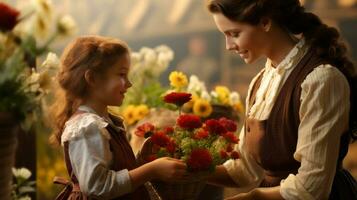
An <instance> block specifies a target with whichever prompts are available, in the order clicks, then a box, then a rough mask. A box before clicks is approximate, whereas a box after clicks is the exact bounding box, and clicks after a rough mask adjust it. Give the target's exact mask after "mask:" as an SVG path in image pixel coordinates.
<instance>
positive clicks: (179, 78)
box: [169, 71, 188, 88]
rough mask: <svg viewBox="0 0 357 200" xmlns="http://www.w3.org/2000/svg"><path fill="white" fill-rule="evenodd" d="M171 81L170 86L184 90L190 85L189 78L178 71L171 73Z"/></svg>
mask: <svg viewBox="0 0 357 200" xmlns="http://www.w3.org/2000/svg"><path fill="white" fill-rule="evenodd" d="M169 80H170V85H171V86H173V87H175V88H182V87H185V86H186V85H187V84H188V81H187V76H186V75H185V74H184V73H182V72H178V71H173V72H171V73H170V76H169Z"/></svg>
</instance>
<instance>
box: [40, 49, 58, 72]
mask: <svg viewBox="0 0 357 200" xmlns="http://www.w3.org/2000/svg"><path fill="white" fill-rule="evenodd" d="M59 65H60V60H59V59H58V57H57V55H56V54H55V53H52V52H49V53H48V54H47V58H46V60H45V61H44V62H43V63H42V65H41V66H42V67H44V68H46V69H58V68H59Z"/></svg>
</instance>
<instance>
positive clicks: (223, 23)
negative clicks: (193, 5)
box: [213, 13, 268, 63]
mask: <svg viewBox="0 0 357 200" xmlns="http://www.w3.org/2000/svg"><path fill="white" fill-rule="evenodd" d="M213 19H214V21H215V23H216V26H217V28H218V29H219V31H221V32H222V33H223V34H224V36H225V38H226V49H227V50H230V51H234V52H235V53H237V54H239V55H240V57H241V58H242V59H243V60H244V61H245V63H252V62H254V61H256V60H257V59H258V58H259V57H261V56H262V55H265V53H264V51H265V49H266V47H265V46H266V41H268V40H267V39H268V37H267V34H266V31H265V28H264V26H263V25H262V24H258V25H254V26H253V25H250V24H248V23H241V22H236V21H231V20H230V19H228V18H227V17H225V16H224V15H223V14H221V13H215V14H213Z"/></svg>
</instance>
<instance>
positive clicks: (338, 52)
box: [207, 0, 357, 140]
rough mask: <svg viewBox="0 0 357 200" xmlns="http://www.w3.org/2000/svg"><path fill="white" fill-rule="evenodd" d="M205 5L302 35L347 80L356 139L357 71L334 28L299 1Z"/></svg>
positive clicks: (214, 0) (223, 0) (221, 0)
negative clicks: (265, 21) (307, 10)
mask: <svg viewBox="0 0 357 200" xmlns="http://www.w3.org/2000/svg"><path fill="white" fill-rule="evenodd" d="M207 8H208V10H209V11H210V12H211V13H221V14H223V15H224V16H225V17H227V18H228V19H230V20H232V21H237V22H243V23H248V24H251V25H257V24H258V23H259V22H260V20H261V19H262V17H269V18H271V19H272V20H273V21H274V22H275V23H277V24H278V25H279V26H280V27H282V28H283V29H285V30H287V31H288V32H289V33H291V34H295V35H298V34H302V36H303V37H304V38H305V41H306V43H307V44H308V45H310V46H311V47H312V48H314V49H315V51H316V53H317V55H318V56H319V57H321V58H322V59H324V60H326V61H327V62H329V63H330V64H331V65H333V66H335V67H337V68H338V69H339V70H340V71H341V72H342V73H343V74H344V75H345V76H346V78H347V79H348V81H349V84H350V90H351V109H350V131H351V137H352V139H353V140H356V139H357V74H356V70H355V68H354V66H353V63H352V61H351V60H350V59H348V57H347V48H346V45H345V44H344V43H343V42H342V41H341V38H340V34H339V32H338V31H337V29H336V28H333V27H329V26H327V25H326V24H324V23H323V22H322V21H321V20H320V18H319V17H318V16H316V15H315V14H313V13H311V12H305V8H304V7H303V6H301V4H300V2H299V0H208V1H207Z"/></svg>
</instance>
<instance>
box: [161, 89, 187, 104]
mask: <svg viewBox="0 0 357 200" xmlns="http://www.w3.org/2000/svg"><path fill="white" fill-rule="evenodd" d="M190 100H191V94H190V93H185V92H171V93H169V94H167V95H165V96H164V101H165V102H166V103H172V104H176V105H177V106H182V105H183V104H185V103H187V102H189V101H190Z"/></svg>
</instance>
